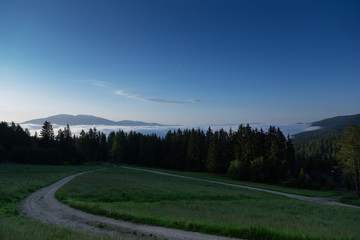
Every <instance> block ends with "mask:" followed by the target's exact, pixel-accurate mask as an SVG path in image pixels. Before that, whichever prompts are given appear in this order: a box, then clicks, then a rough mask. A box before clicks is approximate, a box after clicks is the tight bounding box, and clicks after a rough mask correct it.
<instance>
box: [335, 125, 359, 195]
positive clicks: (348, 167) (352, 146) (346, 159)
mask: <svg viewBox="0 0 360 240" xmlns="http://www.w3.org/2000/svg"><path fill="white" fill-rule="evenodd" d="M340 145H341V150H340V152H339V157H340V167H341V170H342V172H343V173H344V174H345V176H346V177H347V178H351V179H352V180H353V181H354V187H355V191H356V195H357V196H359V182H360V127H359V126H358V125H356V124H349V126H347V127H346V128H345V129H344V131H343V134H342V136H341V139H340Z"/></svg>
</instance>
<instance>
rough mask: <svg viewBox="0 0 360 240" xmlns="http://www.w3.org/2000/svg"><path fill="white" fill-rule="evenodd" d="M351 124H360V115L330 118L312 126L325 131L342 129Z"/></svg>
mask: <svg viewBox="0 0 360 240" xmlns="http://www.w3.org/2000/svg"><path fill="white" fill-rule="evenodd" d="M350 122H351V123H354V124H360V114H356V115H349V116H338V117H333V118H328V119H324V120H321V121H318V122H313V123H312V125H313V126H319V127H322V128H325V129H342V128H345V127H346V126H347V125H349V123H350Z"/></svg>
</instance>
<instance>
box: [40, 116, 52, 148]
mask: <svg viewBox="0 0 360 240" xmlns="http://www.w3.org/2000/svg"><path fill="white" fill-rule="evenodd" d="M54 139H55V136H54V130H53V127H52V125H51V123H50V122H48V121H45V122H44V125H43V127H42V129H41V131H40V145H41V147H43V148H50V147H52V145H53V142H54Z"/></svg>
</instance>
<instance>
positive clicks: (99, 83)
mask: <svg viewBox="0 0 360 240" xmlns="http://www.w3.org/2000/svg"><path fill="white" fill-rule="evenodd" d="M80 82H83V83H88V84H91V85H93V86H95V87H101V88H108V87H109V85H108V83H107V82H104V81H98V80H94V79H87V80H81V81H80Z"/></svg>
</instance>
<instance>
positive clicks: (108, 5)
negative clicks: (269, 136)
mask: <svg viewBox="0 0 360 240" xmlns="http://www.w3.org/2000/svg"><path fill="white" fill-rule="evenodd" d="M0 84H1V86H0V117H1V119H0V120H1V121H15V122H22V121H25V120H29V119H33V118H38V117H46V116H50V115H55V114H60V113H66V114H91V115H96V116H100V117H105V118H109V119H112V120H123V119H130V120H140V121H146V122H159V123H164V124H195V125H196V124H228V123H253V122H263V123H277V124H281V123H295V122H311V121H315V120H319V119H323V118H327V117H332V116H337V115H348V114H355V113H360V105H359V103H360V94H359V90H360V1H340V0H339V1H331V0H326V1H320V0H315V1H314V0H311V1H306V0H305V1H304V0H301V1H260V0H258V1H257V0H249V1H240V0H239V1H209V0H206V1H205V0H203V1H195V0H191V1H175V0H174V1H169V0H166V1H148V0H146V1H137V0H135V1H134V0H131V1H130V0H129V1H100V0H99V1H89V0H86V1H45V0H44V1H11V0H0Z"/></svg>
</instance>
